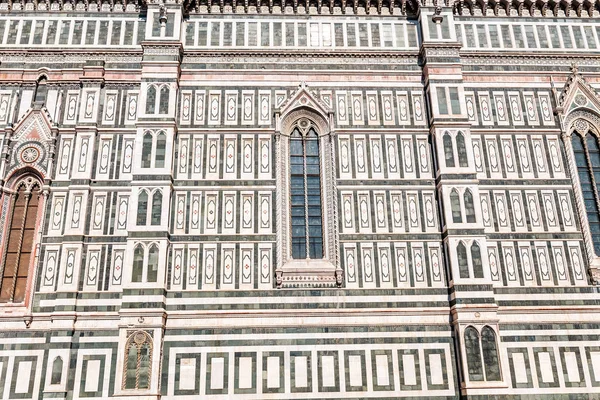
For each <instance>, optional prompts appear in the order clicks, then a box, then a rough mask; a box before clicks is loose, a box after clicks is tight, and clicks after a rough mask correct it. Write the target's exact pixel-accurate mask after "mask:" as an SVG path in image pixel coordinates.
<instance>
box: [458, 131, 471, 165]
mask: <svg viewBox="0 0 600 400" xmlns="http://www.w3.org/2000/svg"><path fill="white" fill-rule="evenodd" d="M456 151H457V153H458V165H459V166H460V167H468V166H469V162H468V160H467V146H466V145H465V136H464V135H463V133H462V132H458V134H457V135H456Z"/></svg>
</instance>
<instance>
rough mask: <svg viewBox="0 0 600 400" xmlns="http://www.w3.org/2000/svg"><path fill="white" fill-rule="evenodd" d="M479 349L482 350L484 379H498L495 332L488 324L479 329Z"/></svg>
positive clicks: (498, 369)
mask: <svg viewBox="0 0 600 400" xmlns="http://www.w3.org/2000/svg"><path fill="white" fill-rule="evenodd" d="M481 349H482V352H483V365H484V366H485V380H486V381H499V380H500V363H499V362H498V349H497V348H496V334H495V333H494V330H493V329H492V328H490V327H489V326H484V327H483V329H482V330H481Z"/></svg>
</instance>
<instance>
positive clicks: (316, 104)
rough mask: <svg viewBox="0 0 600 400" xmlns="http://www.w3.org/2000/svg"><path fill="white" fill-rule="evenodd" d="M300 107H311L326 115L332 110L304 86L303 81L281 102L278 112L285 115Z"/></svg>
mask: <svg viewBox="0 0 600 400" xmlns="http://www.w3.org/2000/svg"><path fill="white" fill-rule="evenodd" d="M301 107H305V108H311V109H313V110H315V111H318V112H319V113H321V114H323V115H328V114H329V113H331V112H333V110H332V109H331V108H330V107H329V106H327V105H326V104H325V103H324V102H323V101H321V99H319V97H318V96H317V95H316V94H315V93H313V91H312V90H310V89H309V88H308V87H307V86H306V83H305V82H302V84H301V85H300V86H299V88H298V89H297V90H296V91H295V92H294V93H292V95H291V96H290V97H289V98H288V99H287V100H286V101H285V102H283V104H282V105H281V107H280V109H279V113H280V114H281V115H285V114H287V113H288V112H290V111H292V110H295V109H297V108H301Z"/></svg>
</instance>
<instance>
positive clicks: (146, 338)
mask: <svg viewBox="0 0 600 400" xmlns="http://www.w3.org/2000/svg"><path fill="white" fill-rule="evenodd" d="M124 364H125V365H124V371H123V389H149V388H150V378H151V372H152V370H151V368H152V338H151V337H150V335H149V334H148V333H146V332H143V331H138V332H134V333H132V334H131V335H130V336H129V338H127V342H126V343H125V363H124Z"/></svg>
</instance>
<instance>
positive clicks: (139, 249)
mask: <svg viewBox="0 0 600 400" xmlns="http://www.w3.org/2000/svg"><path fill="white" fill-rule="evenodd" d="M143 273H144V247H143V246H142V245H141V244H138V245H137V246H136V247H135V250H134V251H133V268H132V274H131V281H132V282H141V281H142V276H143Z"/></svg>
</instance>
